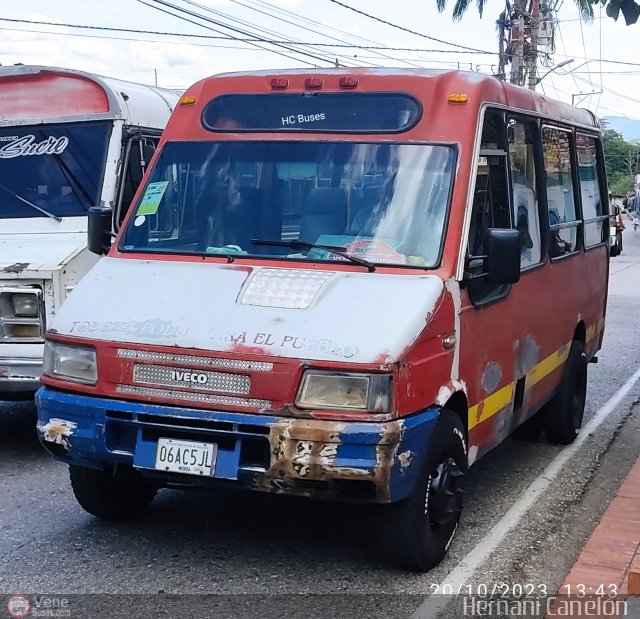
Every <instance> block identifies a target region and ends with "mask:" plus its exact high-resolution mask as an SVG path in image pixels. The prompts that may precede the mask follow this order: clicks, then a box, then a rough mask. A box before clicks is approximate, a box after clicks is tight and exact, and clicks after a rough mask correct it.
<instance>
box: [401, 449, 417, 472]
mask: <svg viewBox="0 0 640 619" xmlns="http://www.w3.org/2000/svg"><path fill="white" fill-rule="evenodd" d="M414 458H415V454H414V453H413V452H412V451H403V452H402V453H401V454H398V462H400V472H401V473H404V471H405V469H406V468H407V467H408V466H409V465H410V464H411V462H413V459H414Z"/></svg>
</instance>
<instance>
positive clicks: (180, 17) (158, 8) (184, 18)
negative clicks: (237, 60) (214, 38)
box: [136, 0, 316, 67]
mask: <svg viewBox="0 0 640 619" xmlns="http://www.w3.org/2000/svg"><path fill="white" fill-rule="evenodd" d="M136 1H137V2H139V3H140V4H144V5H145V6H148V7H149V8H152V9H155V10H156V11H160V12H161V13H166V14H167V15H171V16H172V17H175V18H176V19H181V20H183V21H186V22H189V23H191V24H195V25H196V26H200V27H201V28H206V29H207V30H211V31H212V32H217V33H218V34H226V33H224V32H221V31H220V30H216V29H215V28H212V27H211V26H206V25H204V24H201V23H199V22H196V21H193V20H192V19H189V18H187V17H184V16H182V15H175V14H174V13H171V12H170V11H167V10H166V9H162V8H160V7H159V6H154V5H152V4H148V3H147V2H143V0H136ZM248 44H249V45H253V46H254V47H257V48H258V49H261V50H262V51H266V52H271V53H273V54H278V55H279V56H284V57H285V58H289V60H297V61H298V62H303V63H304V64H306V65H308V66H311V67H315V66H316V65H315V64H312V63H310V62H308V61H305V60H302V61H300V59H299V58H295V57H294V56H291V55H290V54H285V53H283V52H280V51H278V50H274V49H269V48H268V47H263V46H262V45H259V44H258V43H254V42H248Z"/></svg>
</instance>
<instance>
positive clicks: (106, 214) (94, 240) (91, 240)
mask: <svg viewBox="0 0 640 619" xmlns="http://www.w3.org/2000/svg"><path fill="white" fill-rule="evenodd" d="M112 221H113V209H111V208H110V207H108V206H92V207H91V208H90V209H89V223H88V227H87V248H88V249H89V251H91V252H93V253H94V254H98V256H103V255H104V254H106V253H107V252H108V251H109V249H110V248H111V222H112Z"/></svg>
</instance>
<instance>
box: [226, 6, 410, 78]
mask: <svg viewBox="0 0 640 619" xmlns="http://www.w3.org/2000/svg"><path fill="white" fill-rule="evenodd" d="M231 2H233V3H234V4H236V5H238V6H241V7H244V8H246V9H249V10H251V11H256V12H257V13H260V14H261V15H267V16H268V17H270V18H271V19H275V20H278V21H282V22H284V23H286V24H289V25H292V26H294V27H295V28H300V29H303V30H305V31H307V32H308V30H309V29H308V28H307V27H306V26H301V25H300V24H298V23H296V22H295V21H293V20H292V19H287V18H284V17H278V16H276V15H274V14H273V13H271V12H269V11H268V10H266V9H263V8H258V7H256V6H251V5H250V4H245V3H244V2H241V1H240V0H231ZM267 6H268V5H267ZM318 25H321V26H323V27H325V24H320V23H319V22H318ZM322 36H324V37H325V38H328V39H333V40H334V41H337V42H338V43H340V44H348V42H347V41H346V40H344V39H340V38H337V37H334V36H332V35H330V34H326V33H325V34H323V35H322ZM327 45H330V44H327ZM361 58H362V57H361ZM380 58H385V59H387V60H393V61H394V62H398V61H399V59H398V58H396V57H394V56H390V55H389V54H384V53H378V60H379V59H380ZM399 62H405V63H406V64H408V65H409V66H412V67H416V68H422V65H419V64H416V63H415V62H413V61H405V60H400V61H399Z"/></svg>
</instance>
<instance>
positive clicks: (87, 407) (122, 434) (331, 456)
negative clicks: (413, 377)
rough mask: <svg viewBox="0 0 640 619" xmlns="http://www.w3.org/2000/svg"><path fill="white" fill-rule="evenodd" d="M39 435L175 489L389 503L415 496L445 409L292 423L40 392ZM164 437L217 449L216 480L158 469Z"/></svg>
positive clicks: (89, 463) (64, 452)
mask: <svg viewBox="0 0 640 619" xmlns="http://www.w3.org/2000/svg"><path fill="white" fill-rule="evenodd" d="M36 404H37V407H38V434H39V436H40V440H41V441H42V444H43V445H44V447H45V448H46V449H47V450H48V451H49V452H50V453H51V454H52V455H53V456H54V457H56V458H57V459H59V460H62V461H64V462H67V463H69V464H74V465H78V466H85V467H92V468H105V467H111V466H114V465H118V464H120V465H128V466H133V467H135V468H136V469H138V470H140V471H141V472H143V473H144V474H145V475H148V476H151V477H156V478H158V479H160V480H161V481H163V482H164V483H166V484H168V485H172V484H175V485H203V484H210V483H218V484H220V485H225V484H226V485H230V486H235V487H238V488H244V489H250V490H257V491H263V492H274V493H281V494H292V495H302V496H313V497H317V498H338V499H345V500H359V501H366V502H375V503H388V502H391V501H396V500H400V499H403V498H406V497H407V496H408V495H409V494H410V492H411V491H412V490H413V488H414V486H415V484H416V482H417V479H418V477H419V473H420V471H421V470H422V464H423V462H424V458H425V455H426V451H427V449H428V445H429V439H430V436H431V432H432V430H433V427H434V425H435V421H436V419H437V417H438V410H437V409H435V408H430V409H427V410H426V411H423V412H421V413H417V414H415V415H411V416H410V417H406V418H403V419H400V420H394V421H390V422H386V423H368V422H367V423H365V422H346V421H325V420H317V419H293V418H288V417H276V416H271V415H262V414H260V415H257V414H245V413H235V412H222V411H203V410H195V409H188V408H178V407H171V406H161V405H155V404H142V403H138V402H127V401H121V400H111V399H106V398H97V397H91V396H84V395H74V394H69V393H63V392H60V391H56V390H54V389H51V388H49V387H43V388H42V389H40V390H39V391H38V393H37V394H36ZM159 438H174V439H183V440H194V441H200V442H210V443H215V444H217V446H218V452H217V454H218V455H217V460H216V465H215V470H214V472H213V475H212V477H211V478H209V479H205V480H203V479H202V478H201V477H198V476H193V475H182V474H176V473H170V474H167V473H163V472H161V471H157V470H156V469H155V461H156V449H157V442H158V439H159Z"/></svg>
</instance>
